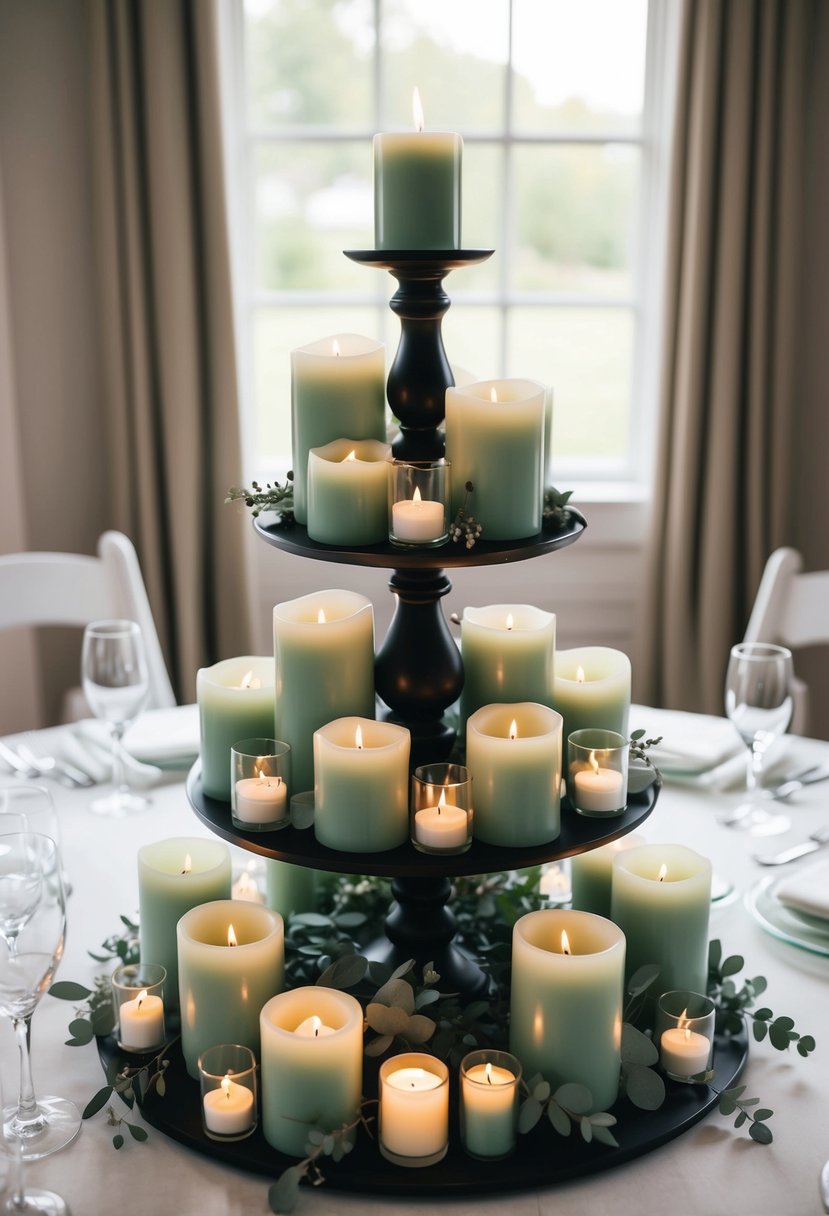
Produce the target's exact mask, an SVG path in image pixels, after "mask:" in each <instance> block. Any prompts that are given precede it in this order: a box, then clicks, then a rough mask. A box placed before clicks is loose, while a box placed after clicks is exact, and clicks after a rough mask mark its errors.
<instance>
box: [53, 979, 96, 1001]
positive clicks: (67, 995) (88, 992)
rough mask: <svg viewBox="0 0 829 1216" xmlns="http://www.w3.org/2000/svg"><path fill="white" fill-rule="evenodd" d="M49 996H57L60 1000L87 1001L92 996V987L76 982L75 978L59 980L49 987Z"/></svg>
mask: <svg viewBox="0 0 829 1216" xmlns="http://www.w3.org/2000/svg"><path fill="white" fill-rule="evenodd" d="M49 996H56V997H57V998H58V1000H59V1001H85V1000H86V998H87V997H89V996H92V989H91V988H84V986H83V984H76V983H75V982H74V981H73V980H58V981H57V983H56V984H52V986H51V988H50V989H49Z"/></svg>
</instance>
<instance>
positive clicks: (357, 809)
mask: <svg viewBox="0 0 829 1216" xmlns="http://www.w3.org/2000/svg"><path fill="white" fill-rule="evenodd" d="M409 750H410V735H409V732H408V730H407V729H406V727H405V726H397V725H396V724H395V723H394V722H375V721H374V720H373V719H371V718H337V719H335V721H333V722H329V723H327V725H325V726H323V727H321V728H320V730H318V731H316V732H315V734H314V807H315V810H314V834H315V835H316V838H317V840H318V841H319V842H320V844H324V845H327V846H328V848H330V849H339V850H341V851H342V852H344V853H380V852H384V851H385V850H386V849H394V848H396V847H397V846H398V845H400V844H403V843H404V841H405V840H407V839H408V835H409Z"/></svg>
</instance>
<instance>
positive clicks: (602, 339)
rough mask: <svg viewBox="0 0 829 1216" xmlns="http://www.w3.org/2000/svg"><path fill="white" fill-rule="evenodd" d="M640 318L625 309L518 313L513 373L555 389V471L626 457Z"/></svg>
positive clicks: (513, 326) (513, 319)
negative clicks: (564, 463) (566, 463)
mask: <svg viewBox="0 0 829 1216" xmlns="http://www.w3.org/2000/svg"><path fill="white" fill-rule="evenodd" d="M634 321H635V318H634V314H633V313H632V311H631V310H629V309H626V308H514V309H513V310H512V312H511V314H510V320H509V325H508V332H509V344H508V358H507V362H508V374H509V375H511V376H528V377H529V378H530V379H533V380H541V381H542V382H543V383H544V384H551V385H552V386H553V449H552V450H553V469H554V470H555V468H556V467H557V465H558V463H559V461H560V460H562V459H564V460H568V459H572V458H578V460H579V463H580V464H581V463H584V464H590V463H592V462H594V461H597V460H598V461H605V462H606V461H608V460H611V461H616V460H618V461H619V462H620V463H621V462H622V461H624V460H625V459H626V457H627V452H628V445H629V442H630V397H631V373H632V364H633V337H634Z"/></svg>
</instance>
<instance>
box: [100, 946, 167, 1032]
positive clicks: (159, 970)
mask: <svg viewBox="0 0 829 1216" xmlns="http://www.w3.org/2000/svg"><path fill="white" fill-rule="evenodd" d="M166 981H167V970H166V968H164V967H162V966H161V964H160V963H124V964H122V965H121V966H120V967H116V968H115V970H114V971H113V973H112V1001H113V1005H114V1006H115V1008H114V1010H113V1012H114V1014H115V1021H116V1027H117V1028H116V1038H117V1040H118V1046H119V1047H120V1048H121V1050H122V1051H131V1052H136V1053H146V1052H151V1051H157V1050H158V1049H159V1048H160V1047H162V1046H163V1045H164V1040H165V1032H164V985H165V983H166Z"/></svg>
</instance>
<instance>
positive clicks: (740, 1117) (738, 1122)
mask: <svg viewBox="0 0 829 1216" xmlns="http://www.w3.org/2000/svg"><path fill="white" fill-rule="evenodd" d="M747 1118H748V1115H747V1114H746V1112H745V1111H744V1110H741V1111H740V1113H739V1115H738V1116H737V1118H736V1119H735V1120H734V1126H735V1127H742V1126H743V1124H744V1123H745V1121H746V1119H747Z"/></svg>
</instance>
